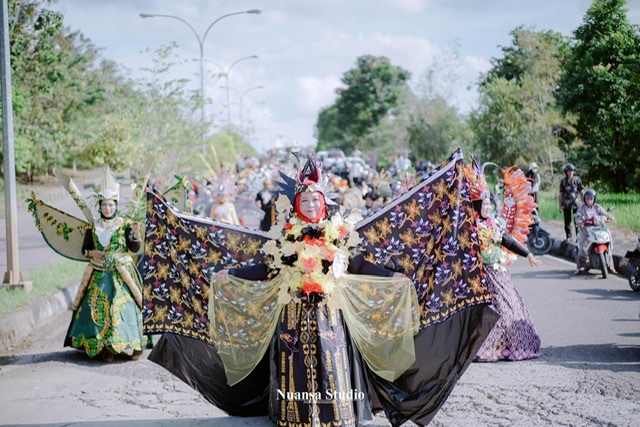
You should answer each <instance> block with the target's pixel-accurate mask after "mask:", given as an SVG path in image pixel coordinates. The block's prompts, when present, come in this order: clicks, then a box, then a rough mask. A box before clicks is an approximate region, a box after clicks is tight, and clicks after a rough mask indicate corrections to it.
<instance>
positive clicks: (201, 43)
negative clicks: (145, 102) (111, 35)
mask: <svg viewBox="0 0 640 427" xmlns="http://www.w3.org/2000/svg"><path fill="white" fill-rule="evenodd" d="M245 13H249V14H253V15H259V14H260V13H262V11H261V10H260V9H249V10H245V11H242V12H234V13H228V14H226V15H222V16H221V17H219V18H217V19H216V20H214V21H213V22H212V23H211V24H209V26H208V27H207V29H206V31H205V32H204V34H203V35H202V37H200V35H199V34H198V32H197V31H196V30H195V28H193V26H192V25H191V24H190V23H189V22H187V21H186V20H184V19H182V18H180V17H179V16H175V15H163V14H158V13H141V14H140V17H141V18H156V17H158V18H172V19H177V20H178V21H180V22H183V23H184V24H185V25H187V26H188V27H189V28H190V29H191V31H192V32H193V34H195V36H196V39H197V40H198V46H199V47H200V97H201V98H202V99H201V100H200V102H201V105H200V107H201V108H200V120H201V122H202V123H204V99H205V96H204V40H205V39H206V37H207V34H209V30H211V27H213V26H214V25H215V24H216V23H217V22H218V21H220V20H221V19H224V18H227V17H229V16H233V15H242V14H245ZM227 100H228V97H227ZM203 138H204V133H203Z"/></svg>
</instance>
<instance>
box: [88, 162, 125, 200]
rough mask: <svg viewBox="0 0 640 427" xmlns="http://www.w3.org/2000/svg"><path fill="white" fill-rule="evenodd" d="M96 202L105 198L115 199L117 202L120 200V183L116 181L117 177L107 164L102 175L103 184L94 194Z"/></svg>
mask: <svg viewBox="0 0 640 427" xmlns="http://www.w3.org/2000/svg"><path fill="white" fill-rule="evenodd" d="M94 197H95V199H96V202H97V203H100V202H102V201H103V200H113V201H114V202H117V201H119V200H120V184H118V183H117V182H116V178H115V177H114V176H113V173H112V172H111V168H110V167H108V166H107V168H106V169H105V171H104V176H103V177H102V184H101V185H100V187H99V188H97V189H96V190H95V195H94Z"/></svg>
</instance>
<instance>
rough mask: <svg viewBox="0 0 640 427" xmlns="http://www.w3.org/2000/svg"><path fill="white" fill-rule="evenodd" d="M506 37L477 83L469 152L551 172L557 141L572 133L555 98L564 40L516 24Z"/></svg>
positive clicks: (569, 120) (569, 118) (557, 152)
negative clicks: (506, 43) (508, 40)
mask: <svg viewBox="0 0 640 427" xmlns="http://www.w3.org/2000/svg"><path fill="white" fill-rule="evenodd" d="M511 35H512V37H513V40H512V44H511V46H507V47H503V48H502V53H503V56H502V57H500V58H494V59H492V65H493V67H492V69H491V70H489V72H487V73H486V75H485V76H483V78H482V79H481V81H480V84H479V93H480V102H479V107H478V108H477V109H476V110H474V111H473V112H472V114H471V116H470V119H469V126H470V128H471V130H472V131H473V134H474V139H475V141H474V150H476V151H479V152H481V153H482V155H483V157H484V158H485V159H487V160H491V161H493V162H495V163H498V164H501V165H512V164H517V165H521V166H526V165H527V164H528V163H529V162H532V161H535V162H536V163H538V164H539V165H541V166H542V170H541V172H542V175H543V176H547V175H548V176H552V175H553V165H554V164H555V161H556V160H558V159H562V157H563V153H562V152H561V151H560V149H559V144H561V143H565V142H566V143H570V141H571V139H572V135H573V134H574V133H575V129H574V127H573V125H574V123H575V118H573V117H572V116H571V115H570V114H567V115H565V114H562V112H561V111H560V108H559V107H558V106H557V104H556V100H555V97H554V91H555V89H556V86H557V82H558V80H559V78H560V75H561V72H562V68H561V67H562V62H563V61H564V58H565V57H566V55H567V44H566V41H565V40H564V39H563V37H562V36H561V35H560V34H558V33H555V32H552V31H541V32H537V31H533V30H532V29H527V28H524V27H518V28H516V29H515V30H513V31H512V32H511Z"/></svg>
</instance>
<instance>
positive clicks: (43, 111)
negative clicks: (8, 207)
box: [9, 0, 124, 178]
mask: <svg viewBox="0 0 640 427" xmlns="http://www.w3.org/2000/svg"><path fill="white" fill-rule="evenodd" d="M52 3H53V2H51V1H47V0H41V1H38V0H23V1H18V0H10V1H9V10H10V13H9V14H10V22H9V32H10V46H11V67H12V86H13V94H14V105H13V106H14V129H15V132H14V133H15V146H16V172H17V175H18V176H26V177H28V178H33V176H35V175H39V174H43V173H46V172H48V171H50V170H51V169H52V167H53V166H55V165H65V164H68V163H70V162H71V161H72V159H73V160H75V157H76V156H77V155H78V153H79V152H80V150H81V148H82V146H83V145H84V144H85V143H86V142H87V141H90V140H92V139H95V135H94V133H95V131H96V129H97V128H98V127H97V126H95V124H96V123H98V124H99V123H100V121H99V120H98V119H97V118H94V117H95V115H96V114H100V115H102V114H104V113H105V112H107V111H108V110H107V109H105V108H104V107H103V108H102V109H98V108H97V106H99V105H103V106H104V105H106V104H107V103H113V102H114V100H113V99H108V95H109V94H108V93H107V91H108V90H111V92H115V90H114V89H113V88H114V87H116V86H118V85H120V86H122V87H124V85H123V83H122V82H121V81H118V77H117V75H116V69H115V67H114V66H113V64H112V63H111V64H107V62H103V63H102V64H98V63H97V62H98V59H99V51H98V49H97V48H96V47H95V46H94V45H93V44H92V43H91V42H90V40H88V39H86V38H85V37H83V36H82V34H80V33H79V32H71V31H70V30H68V29H64V28H63V17H62V15H60V14H59V13H58V12H53V11H51V10H49V9H47V6H48V5H50V4H52ZM109 81H111V82H117V84H116V86H113V85H111V87H110V88H108V87H107V86H108V85H107V84H106V82H109ZM92 118H94V120H93V121H92V120H91V119H92ZM87 123H90V124H87Z"/></svg>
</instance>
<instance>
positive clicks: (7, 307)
mask: <svg viewBox="0 0 640 427" xmlns="http://www.w3.org/2000/svg"><path fill="white" fill-rule="evenodd" d="M86 266H87V264H86V263H84V262H78V261H73V260H70V259H66V258H62V259H61V260H60V261H58V262H54V263H52V264H49V265H48V266H47V267H44V268H40V269H36V270H33V271H29V272H26V273H24V280H26V281H30V282H32V283H33V289H31V292H28V293H27V292H24V291H22V290H21V289H19V288H14V289H8V288H3V289H0V316H4V315H6V314H9V313H13V312H15V311H16V310H17V309H19V308H20V307H23V306H26V305H29V304H30V303H32V302H35V301H38V300H40V299H42V298H44V297H46V296H48V295H51V294H52V293H54V292H56V291H58V290H60V289H62V288H64V287H66V286H68V285H69V284H71V283H73V282H74V281H78V280H80V278H81V277H82V272H83V271H84V269H85V267H86Z"/></svg>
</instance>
